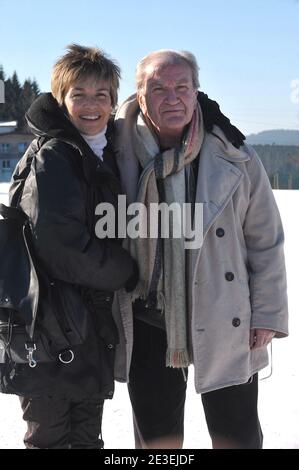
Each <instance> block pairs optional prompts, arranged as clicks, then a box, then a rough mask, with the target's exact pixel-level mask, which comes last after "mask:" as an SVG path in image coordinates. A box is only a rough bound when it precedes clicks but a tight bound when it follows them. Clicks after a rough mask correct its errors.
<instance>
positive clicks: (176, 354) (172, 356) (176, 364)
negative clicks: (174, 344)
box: [166, 349, 190, 368]
mask: <svg viewBox="0 0 299 470" xmlns="http://www.w3.org/2000/svg"><path fill="white" fill-rule="evenodd" d="M189 365H190V360H189V354H188V351H184V350H173V349H167V351H166V367H173V368H182V367H188V366H189Z"/></svg>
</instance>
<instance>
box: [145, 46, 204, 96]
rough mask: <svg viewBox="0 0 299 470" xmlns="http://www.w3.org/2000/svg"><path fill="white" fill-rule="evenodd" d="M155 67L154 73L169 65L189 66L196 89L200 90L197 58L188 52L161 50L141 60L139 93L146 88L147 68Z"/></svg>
mask: <svg viewBox="0 0 299 470" xmlns="http://www.w3.org/2000/svg"><path fill="white" fill-rule="evenodd" d="M153 64H154V65H155V66H154V68H153V71H155V70H158V69H161V68H164V67H167V66H169V65H178V64H187V65H188V66H189V67H190V69H191V72H192V81H193V86H194V88H195V89H197V88H199V79H198V70H199V67H198V64H197V60H196V58H195V56H194V55H193V54H192V53H191V52H188V51H175V50H172V49H160V50H159V51H154V52H151V53H150V54H148V55H146V56H145V57H143V59H141V60H140V61H139V62H138V64H137V68H136V86H137V92H141V91H142V89H143V88H144V82H145V78H146V76H147V72H146V70H147V68H148V67H149V66H152V65H153Z"/></svg>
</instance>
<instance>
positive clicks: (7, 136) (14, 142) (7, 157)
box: [0, 121, 34, 183]
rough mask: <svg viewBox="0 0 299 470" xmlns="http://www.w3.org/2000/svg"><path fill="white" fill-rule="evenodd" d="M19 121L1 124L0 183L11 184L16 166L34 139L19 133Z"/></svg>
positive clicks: (21, 132) (31, 136)
mask: <svg viewBox="0 0 299 470" xmlns="http://www.w3.org/2000/svg"><path fill="white" fill-rule="evenodd" d="M17 125H18V123H17V121H11V122H0V183H3V182H9V181H10V179H11V176H12V174H13V171H14V169H15V166H16V164H17V163H18V161H19V160H20V158H21V157H22V155H23V154H24V152H25V151H26V150H27V148H28V146H29V145H30V143H31V142H32V140H33V139H34V136H33V135H32V134H29V133H26V132H24V131H17Z"/></svg>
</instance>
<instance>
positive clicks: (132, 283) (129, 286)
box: [124, 260, 139, 292]
mask: <svg viewBox="0 0 299 470" xmlns="http://www.w3.org/2000/svg"><path fill="white" fill-rule="evenodd" d="M132 261H133V273H132V275H131V277H129V279H128V280H127V281H126V283H125V285H124V288H125V290H126V291H127V292H132V291H133V290H134V289H135V287H136V286H137V283H138V281H139V269H138V265H137V263H136V261H135V260H132Z"/></svg>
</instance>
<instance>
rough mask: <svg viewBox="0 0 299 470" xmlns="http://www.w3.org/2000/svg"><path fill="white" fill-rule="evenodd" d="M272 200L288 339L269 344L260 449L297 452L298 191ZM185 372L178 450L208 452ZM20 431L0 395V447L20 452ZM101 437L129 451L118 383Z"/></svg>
mask: <svg viewBox="0 0 299 470" xmlns="http://www.w3.org/2000/svg"><path fill="white" fill-rule="evenodd" d="M7 189H8V185H7V184H6V183H2V184H0V202H4V203H6V202H7ZM275 197H276V200H277V203H278V206H279V209H280V212H281V216H282V220H283V224H284V229H285V236H286V262H287V272H288V293H289V310H290V337H288V338H286V339H283V340H274V342H273V373H272V376H271V377H270V378H268V379H266V380H260V393H259V413H260V420H261V424H262V428H263V432H264V448H266V449H294V448H296V449H299V425H298V423H299V398H298V397H299V366H298V360H299V315H298V313H299V312H297V304H298V301H297V297H298V294H297V290H299V282H298V274H297V271H298V266H299V243H298V229H299V224H298V222H297V220H298V214H299V212H298V208H299V191H275ZM0 262H1V261H0ZM296 274H297V275H296ZM190 372H191V373H190V376H189V382H188V395H187V403H186V419H185V444H184V447H185V448H186V449H209V448H210V447H211V445H210V439H209V435H208V432H207V427H206V423H205V418H204V415H203V410H202V405H201V400H200V396H199V395H196V394H195V392H194V386H193V377H192V370H191V371H190ZM269 372H270V371H269V369H268V370H264V371H262V373H261V374H260V378H262V377H265V376H267V375H268V374H269ZM24 431H25V424H24V422H23V421H22V417H21V412H20V407H19V403H18V398H17V397H14V396H6V395H0V448H2V449H21V448H23V444H22V436H23V434H24ZM103 437H104V440H105V448H106V449H132V448H134V439H133V428H132V420H131V410H130V404H129V399H128V394H127V388H126V385H124V384H117V385H116V392H115V396H114V399H113V400H109V401H107V402H106V405H105V411H104V419H103Z"/></svg>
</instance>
